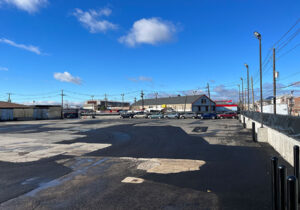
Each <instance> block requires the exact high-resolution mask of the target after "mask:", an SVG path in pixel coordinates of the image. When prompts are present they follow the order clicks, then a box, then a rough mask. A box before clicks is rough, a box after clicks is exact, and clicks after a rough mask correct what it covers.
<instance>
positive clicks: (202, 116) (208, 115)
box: [198, 113, 217, 120]
mask: <svg viewBox="0 0 300 210" xmlns="http://www.w3.org/2000/svg"><path fill="white" fill-rule="evenodd" d="M198 118H200V119H213V120H214V119H216V118H217V114H216V113H203V114H199V115H198Z"/></svg>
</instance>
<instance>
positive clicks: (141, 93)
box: [141, 91, 144, 111]
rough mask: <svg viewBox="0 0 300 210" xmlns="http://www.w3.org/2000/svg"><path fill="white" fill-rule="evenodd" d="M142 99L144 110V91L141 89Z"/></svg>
mask: <svg viewBox="0 0 300 210" xmlns="http://www.w3.org/2000/svg"><path fill="white" fill-rule="evenodd" d="M141 99H142V110H143V111H144V92H143V91H141Z"/></svg>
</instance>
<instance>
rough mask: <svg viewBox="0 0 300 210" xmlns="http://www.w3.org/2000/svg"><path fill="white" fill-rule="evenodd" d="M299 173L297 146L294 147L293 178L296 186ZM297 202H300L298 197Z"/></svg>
mask: <svg viewBox="0 0 300 210" xmlns="http://www.w3.org/2000/svg"><path fill="white" fill-rule="evenodd" d="M299 173H300V171H299V146H297V145H295V146H294V176H295V177H296V178H297V180H298V184H299ZM298 188H299V186H298ZM299 195H300V194H299ZM299 195H298V196H299ZM298 201H300V198H299V197H298Z"/></svg>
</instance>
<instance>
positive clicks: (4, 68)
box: [0, 66, 8, 71]
mask: <svg viewBox="0 0 300 210" xmlns="http://www.w3.org/2000/svg"><path fill="white" fill-rule="evenodd" d="M0 71H8V68H6V67H1V66H0Z"/></svg>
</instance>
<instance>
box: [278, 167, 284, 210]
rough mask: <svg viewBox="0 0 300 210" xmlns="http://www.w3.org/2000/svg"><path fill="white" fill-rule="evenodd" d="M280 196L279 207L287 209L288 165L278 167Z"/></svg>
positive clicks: (281, 209) (282, 209)
mask: <svg viewBox="0 0 300 210" xmlns="http://www.w3.org/2000/svg"><path fill="white" fill-rule="evenodd" d="M278 181H279V184H278V198H279V209H280V210H286V167H285V166H282V165H281V166H279V167H278Z"/></svg>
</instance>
